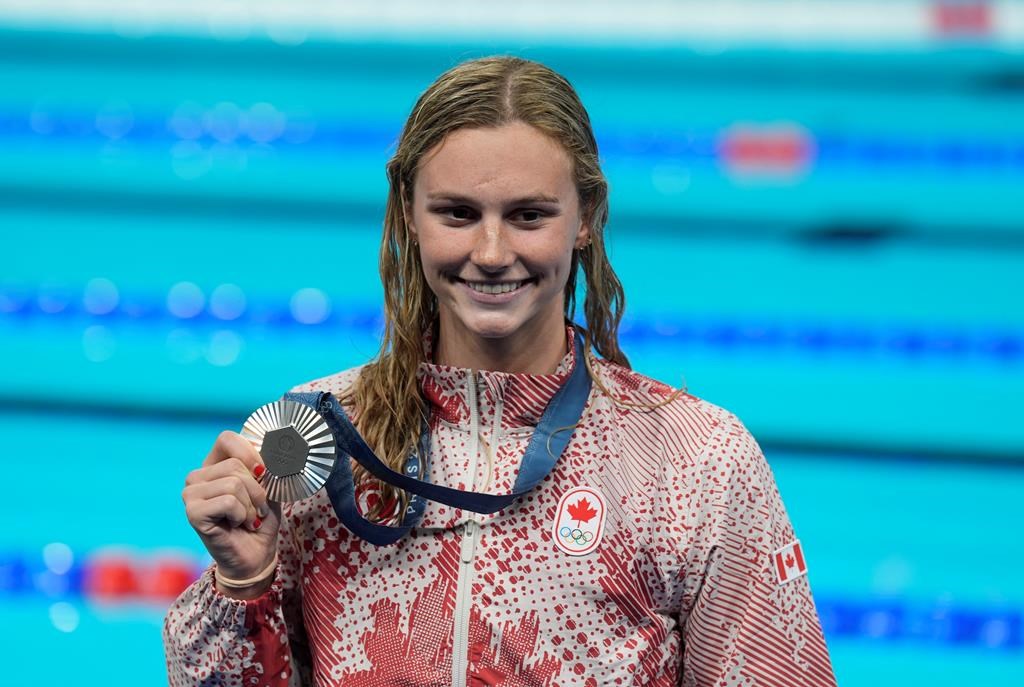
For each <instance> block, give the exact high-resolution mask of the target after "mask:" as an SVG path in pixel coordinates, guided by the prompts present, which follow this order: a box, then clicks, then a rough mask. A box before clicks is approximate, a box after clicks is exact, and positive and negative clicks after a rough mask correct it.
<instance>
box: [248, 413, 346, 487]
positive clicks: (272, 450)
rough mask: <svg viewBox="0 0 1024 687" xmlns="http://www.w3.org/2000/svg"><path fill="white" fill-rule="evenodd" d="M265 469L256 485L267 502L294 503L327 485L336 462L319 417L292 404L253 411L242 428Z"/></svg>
mask: <svg viewBox="0 0 1024 687" xmlns="http://www.w3.org/2000/svg"><path fill="white" fill-rule="evenodd" d="M241 435H242V436H243V437H245V438H246V439H248V440H249V441H250V442H251V443H252V445H253V446H255V447H256V450H257V451H259V452H260V456H261V457H262V458H263V464H264V465H265V466H266V468H267V470H266V472H264V473H263V476H262V477H260V478H259V483H260V484H261V485H263V488H264V489H266V490H267V498H269V499H270V500H271V501H298V500H300V499H304V498H306V497H308V496H312V495H313V494H315V493H316V492H318V491H319V490H320V488H321V487H323V486H324V484H325V483H326V482H327V478H328V476H330V474H331V470H333V469H334V462H335V459H336V452H335V444H334V435H333V434H332V433H331V430H330V428H329V427H328V426H327V423H326V422H324V419H323V418H322V417H320V415H319V414H318V413H317V412H316V411H315V410H313V409H312V408H310V407H309V406H307V405H304V404H302V403H296V402H295V401H274V402H273V403H268V404H267V405H265V406H262V407H260V408H257V409H256V411H255V412H254V413H253V414H252V415H250V416H249V419H248V420H246V421H245V425H243V426H242V431H241Z"/></svg>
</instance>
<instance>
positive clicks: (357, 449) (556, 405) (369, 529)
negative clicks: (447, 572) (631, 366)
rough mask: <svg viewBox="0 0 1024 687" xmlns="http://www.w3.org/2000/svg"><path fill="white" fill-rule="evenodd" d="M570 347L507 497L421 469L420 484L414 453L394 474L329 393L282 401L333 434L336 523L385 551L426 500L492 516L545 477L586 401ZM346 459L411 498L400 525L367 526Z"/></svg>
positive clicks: (423, 440)
mask: <svg viewBox="0 0 1024 687" xmlns="http://www.w3.org/2000/svg"><path fill="white" fill-rule="evenodd" d="M574 345H575V350H576V364H575V365H574V366H573V371H572V374H571V375H569V379H568V380H566V382H565V383H564V384H563V385H562V386H561V388H559V390H558V391H557V392H556V393H555V395H554V397H552V399H551V401H550V402H549V403H548V406H547V408H545V409H544V413H543V414H542V415H541V418H540V421H539V422H538V423H537V428H536V429H535V430H534V432H533V436H532V437H531V438H530V442H529V443H528V444H527V446H526V452H525V453H524V454H523V460H522V463H521V464H520V467H519V476H518V477H517V478H516V483H515V485H514V486H513V489H512V492H511V493H509V494H484V493H480V492H475V491H463V490H461V489H453V488H451V487H445V486H442V485H439V484H431V483H430V482H427V481H426V472H427V471H426V466H425V465H424V470H423V475H422V478H423V479H420V477H421V475H420V474H419V473H420V465H419V461H418V460H417V459H416V455H415V454H412V455H410V456H409V458H407V459H406V462H405V465H404V467H403V469H402V472H395V471H394V470H392V469H391V468H389V467H388V466H387V465H385V464H384V462H383V461H381V460H380V459H379V458H378V457H377V456H376V455H375V454H374V453H373V451H372V450H371V449H370V447H369V446H367V444H366V442H365V441H364V440H363V437H362V436H360V434H359V432H358V431H357V430H356V428H355V426H354V425H353V424H352V421H351V420H349V418H348V415H346V414H345V411H344V410H343V409H342V407H341V404H339V403H338V399H336V398H335V397H334V395H333V394H331V393H328V392H304V393H289V394H285V396H284V398H285V400H288V401H297V402H299V403H304V404H306V405H309V406H311V407H313V408H314V409H316V410H317V411H318V412H319V413H320V414H321V415H322V416H323V418H324V420H325V421H326V422H327V425H328V427H330V428H331V431H332V432H333V433H334V438H335V441H336V442H337V445H338V461H337V463H335V466H334V470H333V471H332V472H331V475H330V477H328V479H327V484H326V486H327V494H328V496H329V497H330V499H331V504H332V505H333V506H334V512H335V513H337V515H338V518H339V519H341V521H342V522H343V523H345V526H346V527H347V528H348V529H349V530H351V531H352V533H353V534H356V535H357V536H359V537H361V538H363V539H365V540H366V541H369V542H370V543H372V544H376V545H377V546H385V545H387V544H393V543H395V542H396V541H398V540H399V539H401V538H402V537H404V536H405V535H406V534H408V533H409V531H410V530H411V529H412V528H413V527H415V526H416V525H417V524H418V523H419V521H420V520H421V519H422V517H423V511H424V509H425V508H426V501H427V500H430V501H437V502H439V503H443V504H445V505H448V506H452V507H454V508H461V509H463V510H469V511H472V512H474V513H496V512H497V511H499V510H501V509H503V508H505V507H507V506H508V505H509V504H511V503H512V502H513V501H515V500H516V499H518V498H519V497H520V496H523V495H524V494H526V493H528V492H529V491H530V490H532V489H533V488H534V487H535V486H537V485H538V484H539V483H540V482H541V480H543V479H544V478H545V477H547V476H548V474H549V473H550V472H551V471H552V470H553V469H554V467H555V463H556V462H557V461H558V458H559V456H561V455H562V451H564V450H565V447H566V446H567V445H568V443H569V439H570V438H571V437H572V433H573V430H574V429H575V428H576V423H578V422H579V419H580V417H581V416H582V415H583V408H584V406H585V405H586V403H587V398H588V397H589V396H590V375H589V374H587V369H586V363H585V361H584V360H583V355H584V352H583V340H582V337H581V336H580V335H579V334H578V333H577V334H576V336H575V337H574ZM419 454H420V455H421V456H423V457H424V461H426V460H427V459H428V458H429V456H430V431H429V428H428V427H427V426H426V425H424V427H423V430H422V432H421V434H420V442H419ZM346 456H350V457H352V458H354V459H355V460H356V461H357V462H358V463H359V464H360V465H362V466H363V467H364V468H365V469H366V470H367V471H368V472H369V473H370V474H372V475H373V476H374V477H376V478H378V479H380V480H381V481H383V482H387V483H388V484H390V485H392V486H394V487H398V488H399V489H404V490H405V491H407V492H409V493H410V494H411V498H410V501H409V506H408V507H407V508H406V510H405V513H403V515H402V521H401V524H400V525H398V526H390V525H381V524H378V523H374V522H370V521H369V520H367V519H366V518H364V517H363V516H362V515H361V514H360V513H359V509H358V507H357V506H356V499H355V481H354V479H353V476H352V466H351V464H350V461H348V460H347V459H346Z"/></svg>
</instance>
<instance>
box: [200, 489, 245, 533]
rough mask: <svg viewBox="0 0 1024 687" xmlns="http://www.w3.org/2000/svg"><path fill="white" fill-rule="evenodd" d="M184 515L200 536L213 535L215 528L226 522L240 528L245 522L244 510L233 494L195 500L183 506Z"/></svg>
mask: <svg viewBox="0 0 1024 687" xmlns="http://www.w3.org/2000/svg"><path fill="white" fill-rule="evenodd" d="M185 515H186V516H187V517H188V521H189V523H191V525H192V527H194V528H195V529H196V531H197V532H200V533H202V534H213V533H214V531H215V529H216V527H217V526H219V525H221V524H222V523H224V522H227V523H228V524H230V525H231V526H232V527H241V526H242V525H243V524H244V523H245V522H246V516H247V513H246V509H245V506H244V505H242V502H241V501H239V500H238V499H237V498H235V496H234V495H233V494H223V495H221V496H217V497H215V498H212V499H208V500H203V499H197V500H194V501H190V502H189V503H187V504H185Z"/></svg>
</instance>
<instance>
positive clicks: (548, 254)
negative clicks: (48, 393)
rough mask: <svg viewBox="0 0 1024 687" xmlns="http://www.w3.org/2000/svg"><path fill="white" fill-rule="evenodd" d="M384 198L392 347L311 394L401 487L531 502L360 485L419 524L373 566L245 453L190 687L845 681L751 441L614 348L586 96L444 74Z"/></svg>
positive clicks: (211, 475) (231, 484) (183, 619)
mask: <svg viewBox="0 0 1024 687" xmlns="http://www.w3.org/2000/svg"><path fill="white" fill-rule="evenodd" d="M388 177H389V179H390V183H391V188H390V194H389V196H388V203H387V210H386V217H385V223H384V237H383V242H382V247H381V256H380V258H381V259H380V265H381V278H382V280H383V282H384V287H385V289H384V290H385V317H386V330H385V335H384V341H383V344H382V347H381V351H380V353H379V355H378V356H377V357H376V358H375V359H374V360H373V361H371V362H370V363H368V364H366V365H364V366H362V367H360V368H357V369H354V370H349V371H345V372H341V373H338V374H335V375H332V376H329V377H326V378H323V379H318V380H315V381H313V382H310V383H308V384H304V385H301V386H300V387H296V389H295V391H314V390H319V391H326V392H330V394H331V395H332V397H331V398H330V400H331V401H334V399H337V400H339V401H340V403H341V406H343V407H344V410H345V412H347V413H348V415H349V416H351V417H352V418H353V422H354V424H355V426H356V427H357V428H358V430H359V433H360V434H361V435H362V437H363V438H365V440H366V443H367V444H368V445H369V447H371V448H372V449H373V452H374V453H375V454H376V455H377V456H378V457H380V459H381V460H382V461H383V462H384V463H386V464H387V465H388V466H390V467H391V468H392V469H394V470H395V471H402V470H403V466H406V467H407V466H408V465H410V462H409V461H410V456H414V457H416V465H418V466H422V469H423V474H424V476H425V477H426V480H425V481H427V482H429V483H431V484H433V485H441V486H447V487H451V488H453V489H458V490H462V491H463V492H467V493H469V492H475V496H480V495H487V494H489V495H505V494H516V493H520V492H525V493H522V494H521V495H520V496H519V497H518V498H515V499H513V500H511V501H510V502H509V503H507V505H505V506H504V507H502V508H498V509H496V510H495V512H487V511H488V510H489V509H486V508H477V509H476V510H483V511H485V512H475V511H474V510H473V509H470V508H468V507H466V508H462V507H456V506H453V505H445V504H443V503H438V502H434V501H431V502H429V503H428V502H425V501H424V500H422V499H420V498H419V497H410V496H408V495H407V494H406V493H404V492H402V491H399V490H397V489H396V488H395V487H393V486H391V485H390V484H388V483H386V482H381V481H379V480H377V479H376V478H374V477H373V476H372V475H370V474H368V473H367V472H366V470H364V469H362V468H361V467H359V466H356V469H355V483H356V485H357V487H356V493H357V495H358V501H359V503H360V508H361V510H362V514H363V515H365V516H367V517H368V518H369V519H370V520H373V521H374V522H376V523H377V526H378V527H379V526H380V525H381V524H385V525H387V524H390V525H395V524H403V523H404V524H406V525H407V526H411V529H409V530H408V532H407V533H406V534H404V536H400V537H396V538H397V541H395V542H394V543H392V544H389V545H379V544H380V542H377V543H374V542H373V541H369V540H368V539H373V536H371V534H372V532H371V534H364V535H362V536H359V535H357V534H354V533H353V530H355V531H359V532H362V529H360V528H361V527H362V525H360V523H361V522H362V518H361V517H356V516H353V515H352V514H351V512H347V515H346V514H345V509H344V508H339V507H338V505H337V502H336V501H335V500H334V498H335V493H334V492H331V495H330V496H329V495H328V494H327V493H326V492H325V491H320V492H318V493H317V494H315V495H314V496H312V497H310V498H307V499H304V500H301V501H297V502H294V503H292V504H288V505H285V506H284V507H281V506H280V505H279V504H275V503H272V502H269V501H268V500H267V496H266V492H265V491H264V489H263V487H262V486H261V485H260V483H259V481H258V479H259V478H260V477H262V476H263V473H264V471H265V468H264V466H263V465H262V463H261V459H260V456H259V454H258V453H257V452H256V450H255V449H254V448H253V446H252V445H251V444H250V443H249V442H248V441H247V440H245V439H243V438H242V437H241V436H239V435H238V434H235V433H233V432H224V433H223V434H221V435H220V436H219V437H218V438H217V440H216V443H215V444H214V446H213V448H212V450H211V451H210V454H209V456H208V457H207V458H206V461H205V462H204V464H203V467H202V468H200V469H198V470H196V471H194V472H192V473H191V474H190V475H189V477H188V479H187V481H186V487H185V490H184V492H183V498H184V501H185V506H186V512H187V514H188V518H189V522H190V523H191V524H192V526H193V527H194V528H195V529H196V531H197V532H198V533H199V536H200V537H201V538H202V540H203V542H204V544H205V545H206V547H207V549H208V550H209V552H210V554H211V556H212V557H213V559H214V561H215V563H214V565H213V566H212V567H211V568H210V569H209V570H208V571H207V572H206V573H205V574H203V576H202V577H201V578H200V579H199V580H198V581H197V582H196V583H195V584H193V585H192V586H191V587H190V588H189V589H188V590H186V591H185V592H184V593H183V594H182V596H181V597H180V598H179V599H178V600H177V601H176V602H175V603H174V605H173V606H172V607H171V609H170V610H169V612H168V614H167V619H166V623H165V628H164V641H165V645H166V651H167V661H168V671H169V676H170V682H171V684H172V685H187V684H224V685H246V686H248V685H299V684H318V685H342V684H344V685H390V684H405V685H632V684H644V685H646V686H647V687H655V686H659V685H680V684H682V685H708V686H710V685H780V686H781V685H786V686H790V685H806V686H812V685H813V686H815V687H820V686H822V685H826V686H827V685H833V684H834V678H833V675H832V669H831V666H830V663H829V657H828V652H827V649H826V647H825V643H824V640H823V637H822V633H821V629H820V626H819V622H818V618H817V614H816V612H815V608H814V603H813V600H812V597H811V592H810V588H809V586H808V582H807V577H806V575H803V574H802V573H803V572H804V571H805V570H806V566H805V565H804V563H803V558H802V554H801V551H800V548H799V543H798V542H796V539H795V535H794V533H793V529H792V527H791V525H790V521H789V519H788V517H787V515H786V512H785V509H784V507H783V505H782V502H781V500H780V497H779V493H778V490H777V489H776V486H775V482H774V479H773V477H772V473H771V471H770V469H769V467H768V465H767V464H766V463H765V461H764V458H763V456H762V454H761V451H760V449H759V448H758V446H757V444H756V443H755V441H754V439H753V438H752V437H751V436H750V434H749V433H748V432H747V430H746V429H745V428H744V427H743V425H742V424H740V422H739V421H738V420H737V419H736V418H735V417H734V416H733V415H731V414H729V413H728V412H726V411H724V410H722V409H720V408H718V407H716V406H714V405H711V404H709V403H707V402H704V401H702V400H699V399H697V398H695V397H693V396H690V395H688V394H685V393H683V392H681V391H677V390H673V389H671V388H670V387H668V386H666V385H664V384H661V383H659V382H656V381H653V380H651V379H649V378H647V377H644V376H642V375H640V374H637V373H635V372H633V371H632V370H630V368H629V364H628V361H627V360H626V357H625V355H623V353H622V351H621V350H620V348H619V344H618V339H617V329H618V324H619V320H620V318H621V316H622V304H623V293H622V288H621V286H620V283H619V281H618V279H617V278H616V276H615V273H614V272H613V271H612V268H611V266H610V265H609V263H608V260H607V257H606V255H605V249H604V227H605V220H606V217H607V213H608V206H607V184H606V182H605V179H604V176H603V175H602V172H601V169H600V167H599V165H598V153H597V145H596V143H595V140H594V136H593V133H592V132H591V129H590V122H589V118H588V116H587V113H586V111H585V110H584V108H583V106H582V104H581V103H580V101H579V99H578V97H577V96H576V93H575V92H574V90H573V89H572V87H571V86H570V85H569V83H568V82H567V81H566V80H565V79H564V78H562V77H561V76H559V75H558V74H556V73H554V72H553V71H551V70H550V69H548V68H546V67H544V66H542V65H540V64H537V63H534V62H529V61H525V60H521V59H517V58H509V57H501V58H488V59H482V60H475V61H471V62H467V63H464V64H461V65H459V66H457V67H455V68H454V69H451V70H450V71H448V72H446V73H445V74H443V75H442V76H441V77H440V78H439V79H438V80H437V81H436V82H435V83H434V84H433V85H431V86H430V87H429V88H428V89H427V90H426V92H424V93H423V95H422V96H421V97H420V99H419V101H418V102H417V103H416V106H415V107H414V109H413V111H412V113H411V115H410V116H409V119H408V121H407V122H406V125H405V128H404V130H403V132H402V136H401V140H400V141H399V145H398V150H397V152H396V153H395V156H394V158H393V159H392V160H391V161H390V162H389V164H388ZM581 272H582V275H583V277H584V279H585V286H586V289H585V294H586V295H585V300H584V307H583V310H584V313H585V317H586V328H585V329H584V328H583V327H581V326H579V325H577V324H573V323H572V318H573V316H574V311H575V295H576V284H577V278H578V276H579V274H580V273H581ZM593 351H596V355H595V354H594V352H593ZM580 385H582V386H580ZM567 389H568V391H566V390H567ZM581 389H583V390H582V391H581ZM569 397H574V398H577V399H578V401H579V404H578V408H576V409H575V410H573V411H571V412H570V413H569V420H568V421H565V419H564V417H565V416H564V415H560V416H558V417H559V418H560V419H558V420H554V421H553V420H552V418H551V416H549V414H550V413H554V412H555V411H556V410H557V411H558V412H562V411H563V410H564V408H565V407H566V406H567V405H571V401H569V402H566V400H565V399H566V398H569ZM323 398H328V397H327V396H324V397H323ZM553 398H554V399H556V400H555V401H552V399H553ZM549 406H551V407H552V408H554V407H555V406H557V408H555V410H552V409H549ZM558 425H560V426H558ZM424 428H425V429H424ZM535 435H536V436H537V437H540V440H535V441H531V440H532V439H534V438H535ZM558 437H562V440H561V441H559V440H558ZM563 444H564V446H563ZM428 445H429V446H428ZM424 447H426V448H424ZM524 454H525V457H524ZM545 455H547V456H550V457H551V458H552V461H551V462H553V466H552V465H551V464H550V463H549V464H547V466H546V467H544V468H542V469H539V470H538V469H537V467H536V466H537V464H538V462H540V463H543V459H544V456H545ZM554 459H557V462H554ZM344 466H346V467H347V466H348V462H347V457H346V460H345V462H344ZM526 473H529V475H527V474H526ZM524 477H525V478H526V479H524ZM332 479H334V475H332ZM524 483H525V484H526V485H527V486H526V487H525V488H523V485H524ZM328 491H329V490H328ZM410 498H411V500H410ZM483 498H497V497H483ZM419 508H425V510H423V511H422V517H421V518H420V519H418V520H417V519H416V517H415V516H417V515H419V514H420V511H418V510H417V509H419ZM339 513H341V514H342V515H343V517H344V518H345V522H346V523H354V524H350V525H349V526H348V527H346V526H345V525H344V524H342V522H341V519H340V518H339ZM353 518H355V519H353ZM357 525H359V527H357ZM381 530H383V528H381ZM374 531H376V530H374Z"/></svg>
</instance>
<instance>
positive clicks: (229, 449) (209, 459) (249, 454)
mask: <svg viewBox="0 0 1024 687" xmlns="http://www.w3.org/2000/svg"><path fill="white" fill-rule="evenodd" d="M231 458H236V459H238V460H240V461H242V463H243V464H244V465H245V467H246V469H247V470H249V471H253V470H255V468H256V466H257V465H260V466H262V465H263V459H262V458H260V454H259V451H257V450H256V447H255V446H253V445H252V443H251V442H250V441H249V440H248V439H246V438H245V437H243V436H242V435H241V434H239V433H237V432H232V431H229V430H225V431H223V432H221V433H220V434H219V435H217V440H216V441H214V442H213V448H211V449H210V453H209V454H208V455H207V456H206V460H204V461H203V465H204V466H210V465H215V464H217V463H220V462H223V461H225V460H229V459H231Z"/></svg>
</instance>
